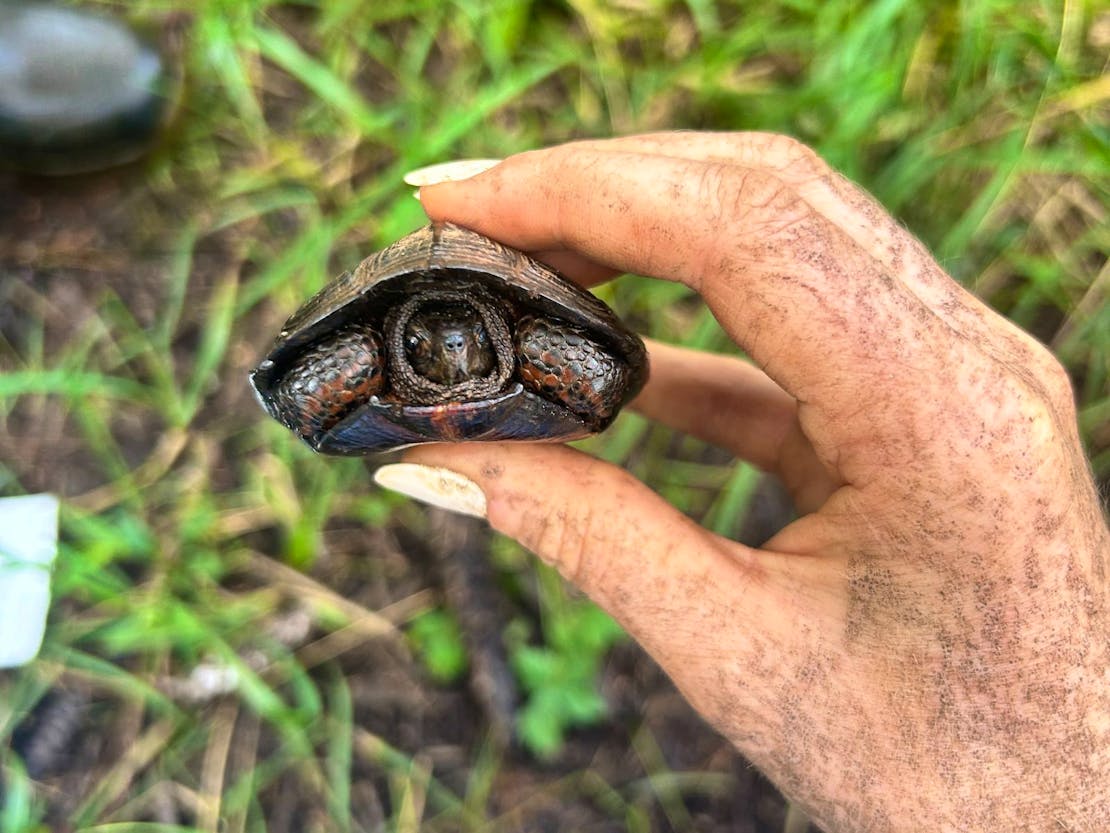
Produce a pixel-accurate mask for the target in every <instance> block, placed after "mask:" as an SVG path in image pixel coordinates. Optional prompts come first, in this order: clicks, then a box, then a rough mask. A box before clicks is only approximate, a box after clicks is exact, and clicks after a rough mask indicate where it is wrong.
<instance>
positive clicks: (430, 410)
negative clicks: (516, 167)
mask: <svg viewBox="0 0 1110 833" xmlns="http://www.w3.org/2000/svg"><path fill="white" fill-rule="evenodd" d="M647 372H648V370H647V353H646V351H645V350H644V345H643V342H641V341H640V339H639V338H638V337H637V336H636V335H635V334H634V333H632V332H631V331H630V330H628V329H627V328H626V327H625V326H624V325H623V324H622V323H621V322H620V320H619V319H618V318H617V317H616V316H615V315H614V314H613V312H612V310H610V309H609V308H608V307H607V306H605V304H603V303H602V302H601V301H599V300H598V299H597V298H595V297H594V296H593V295H591V294H590V293H588V292H586V291H584V290H582V289H581V288H579V287H578V286H576V285H575V284H573V283H572V282H570V281H569V280H567V279H566V278H564V277H562V276H561V275H559V274H558V273H556V272H554V271H553V270H551V269H549V268H548V267H546V266H544V265H543V264H541V263H539V262H537V261H535V260H533V259H532V258H530V257H528V256H527V255H525V254H523V253H521V252H518V251H515V250H513V249H509V248H507V247H505V246H502V245H501V244H499V243H495V242H494V241H492V240H490V239H488V238H486V237H483V236H482V235H480V234H477V233H475V232H472V231H468V230H467V229H463V228H460V227H458V226H454V225H450V224H447V223H442V224H433V225H431V226H428V227H426V228H423V229H420V230H419V231H416V232H414V233H413V234H410V235H409V236H407V237H405V238H402V239H401V240H399V241H397V242H396V243H394V244H393V245H392V246H390V247H388V248H386V249H384V250H382V251H381V252H378V253H377V254H375V255H373V256H371V257H369V258H367V259H366V260H364V261H363V262H362V263H361V264H359V266H358V267H357V268H356V269H355V270H354V271H353V272H347V273H344V274H343V275H341V276H340V277H339V278H337V279H336V280H335V281H333V282H332V283H330V284H328V285H327V286H326V287H324V288H323V289H322V290H321V291H320V292H319V293H317V294H316V295H315V296H314V297H313V298H311V299H310V300H309V301H308V302H307V303H305V305H304V306H302V307H301V308H300V309H299V310H298V311H297V312H296V313H294V314H293V316H292V317H291V318H290V319H289V320H288V321H287V322H286V324H285V327H284V328H283V329H282V331H281V333H280V334H279V335H278V338H277V340H276V341H275V342H274V345H273V346H272V347H271V349H270V351H269V353H268V354H267V356H266V358H265V359H264V360H263V361H262V363H261V364H259V366H258V367H257V368H256V369H255V370H254V371H253V372H252V373H251V383H252V384H253V386H254V389H255V391H256V392H257V394H258V398H259V400H260V401H261V402H262V405H263V406H264V407H265V408H266V410H267V411H268V412H269V413H270V414H271V416H273V417H274V418H275V419H277V420H279V421H280V422H281V423H282V424H284V425H285V426H287V427H288V428H290V429H291V430H292V431H294V432H296V433H297V434H298V435H299V436H300V437H301V438H302V439H304V440H305V442H307V443H308V444H309V445H310V446H311V447H312V448H314V449H315V450H317V451H319V452H322V453H325V454H348V455H351V454H366V453H368V452H374V451H385V450H388V449H391V448H397V447H400V446H405V445H412V444H415V443H422V442H461V441H476V440H533V441H535V440H569V439H574V438H577V437H583V436H586V435H588V434H592V433H595V432H597V431H601V430H603V429H604V428H606V427H607V426H608V425H609V424H610V423H611V422H612V421H613V419H614V418H615V417H616V415H617V412H618V411H619V410H620V409H621V407H622V406H623V405H625V404H626V403H627V402H628V401H629V400H630V399H631V398H632V397H633V396H635V395H636V393H638V392H639V390H640V388H642V387H643V384H644V382H645V381H646V380H647Z"/></svg>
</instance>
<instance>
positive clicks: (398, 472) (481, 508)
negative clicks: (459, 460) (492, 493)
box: [374, 463, 486, 518]
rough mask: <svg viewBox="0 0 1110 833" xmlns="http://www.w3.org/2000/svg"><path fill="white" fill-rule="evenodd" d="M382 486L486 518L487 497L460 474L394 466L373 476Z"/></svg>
mask: <svg viewBox="0 0 1110 833" xmlns="http://www.w3.org/2000/svg"><path fill="white" fill-rule="evenodd" d="M374 480H375V482H377V484H378V485H379V486H381V487H382V488H384V489H389V490H390V491H394V492H400V493H401V494H402V495H406V496H407V497H410V498H412V499H413V500H419V501H420V502H421V503H427V504H428V505H430V506H438V507H439V508H440V509H447V510H448V511H450V512H458V513H459V514H460V515H471V516H472V517H475V518H484V517H485V516H486V495H485V492H483V491H482V490H481V488H480V487H479V486H478V484H477V483H475V482H474V481H473V480H471V479H470V478H467V477H463V476H462V475H461V474H459V473H458V472H453V471H451V470H450V469H442V468H439V467H437V466H421V465H417V464H416V463H392V464H390V465H388V466H382V467H381V468H380V469H378V470H377V471H376V472H374Z"/></svg>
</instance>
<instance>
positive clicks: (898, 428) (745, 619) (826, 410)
mask: <svg viewBox="0 0 1110 833" xmlns="http://www.w3.org/2000/svg"><path fill="white" fill-rule="evenodd" d="M421 199H422V201H423V204H424V206H425V209H426V210H427V211H428V213H429V215H430V216H432V217H433V218H434V219H449V220H453V221H455V222H459V223H461V224H464V225H467V226H469V227H472V228H475V229H476V230H478V231H481V232H484V233H486V234H490V235H492V236H495V237H497V239H500V240H504V241H505V242H506V243H508V244H510V245H515V246H518V247H521V248H524V249H528V250H533V251H544V252H548V251H551V252H554V253H556V254H557V255H559V257H560V262H561V263H562V264H563V267H564V268H565V269H567V271H568V272H569V273H571V274H572V275H573V274H582V275H596V274H597V265H598V264H606V265H608V266H610V267H612V268H613V269H615V270H625V271H631V272H635V273H638V274H643V275H652V276H656V277H660V278H664V279H670V280H680V281H683V282H684V283H686V284H688V285H689V286H691V287H692V288H694V289H696V290H697V291H698V292H699V293H700V294H701V296H702V297H703V298H704V299H705V301H706V303H707V304H708V305H709V306H710V307H711V309H712V311H713V313H714V315H715V316H716V318H717V319H718V321H720V322H721V324H722V326H723V327H724V329H725V330H726V331H727V332H728V333H729V334H730V336H731V337H732V338H733V339H734V340H735V341H736V342H737V344H738V345H739V346H740V347H742V348H743V349H744V351H745V352H746V353H747V354H748V355H749V356H751V357H752V359H753V361H754V362H755V363H756V364H757V365H758V367H759V368H761V369H762V371H763V372H760V371H758V370H756V369H755V368H753V367H751V366H749V365H746V364H743V363H741V362H739V361H734V360H731V359H727V358H724V357H719V356H705V355H701V354H698V353H696V352H693V351H686V350H679V349H676V348H670V347H667V346H665V345H653V346H652V351H651V352H652V379H651V381H650V382H649V384H648V386H647V387H646V388H645V390H644V392H643V393H642V395H641V396H640V397H639V398H638V399H637V400H636V402H635V403H634V406H635V407H637V408H638V409H639V410H640V411H641V412H642V413H643V414H645V415H646V416H648V417H650V418H653V419H657V420H660V421H663V422H665V423H668V424H670V425H672V426H674V427H675V428H677V429H679V430H682V431H687V432H690V433H693V434H696V435H698V436H701V437H703V438H704V439H706V440H708V441H710V442H714V443H717V444H719V445H721V446H723V447H725V448H727V449H730V450H732V451H733V452H734V453H735V454H736V455H737V456H738V457H742V458H745V459H748V460H752V461H755V462H757V463H758V464H759V465H761V466H763V467H764V468H767V469H770V470H772V471H775V472H776V473H778V474H779V475H780V476H781V477H782V479H783V480H784V482H785V483H786V484H787V485H788V487H789V488H790V489H791V491H792V493H793V494H794V497H795V501H796V503H797V505H798V508H799V511H800V517H799V519H798V520H797V521H795V522H794V523H793V524H791V525H790V526H788V527H787V528H786V529H784V530H782V531H781V532H780V533H779V534H778V535H777V536H775V537H774V538H773V539H772V540H771V541H769V542H768V543H767V544H766V545H765V546H764V548H762V549H760V550H753V549H749V548H746V547H742V546H740V545H738V544H735V543H733V542H730V541H726V540H723V539H721V538H719V537H717V536H714V535H712V534H710V533H708V532H707V531H705V530H703V529H701V528H699V527H698V526H697V525H695V524H694V523H692V522H691V521H690V520H689V519H687V518H685V517H684V516H683V515H682V514H681V513H679V512H677V511H675V510H674V509H673V508H672V507H670V506H668V505H667V504H666V503H664V502H663V501H662V500H660V499H659V498H658V496H656V495H655V494H653V493H652V492H651V491H650V490H648V489H646V488H645V487H643V486H642V485H641V484H639V483H638V482H636V481H635V479H634V478H632V477H631V476H630V475H629V474H628V473H626V472H623V471H620V470H619V469H615V468H613V467H610V466H608V465H606V464H604V463H601V462H599V461H596V460H592V459H590V458H588V457H587V456H585V455H583V454H580V453H578V452H575V451H573V450H571V449H567V448H553V447H544V446H523V447H507V446H502V445H494V446H488V447H480V448H479V447H473V446H463V447H455V448H443V447H429V448H424V449H419V450H414V451H413V452H412V453H411V454H410V455H409V459H411V460H413V461H417V462H423V463H428V464H435V465H445V466H447V467H449V468H451V469H453V470H455V471H458V472H460V473H462V474H464V475H466V476H467V477H470V478H472V479H473V480H474V481H475V482H476V483H478V484H479V486H480V487H481V488H482V489H483V491H484V492H485V494H486V497H487V501H488V506H489V519H490V523H491V524H492V525H493V526H494V527H495V528H497V529H499V530H501V531H503V532H505V533H506V534H508V535H510V536H512V537H514V538H516V539H518V540H520V541H521V542H523V543H524V544H525V545H526V546H528V547H529V548H530V549H532V550H533V551H534V552H536V553H537V554H538V555H540V557H542V558H544V559H545V560H547V561H549V562H551V563H553V564H555V565H556V566H557V567H558V568H559V569H560V571H561V572H562V573H563V575H565V576H566V577H567V578H568V579H569V580H571V581H573V582H575V583H576V584H577V585H579V586H580V587H581V588H582V589H583V590H585V591H586V592H587V593H588V594H589V595H590V596H591V597H593V598H594V599H595V600H596V601H598V602H599V603H600V604H601V605H602V606H604V607H605V608H606V609H608V610H609V611H610V612H611V613H613V614H614V615H615V616H616V617H617V618H618V619H619V620H620V621H621V623H622V624H623V625H624V626H625V627H626V628H627V629H628V631H629V632H630V633H631V634H632V635H633V636H634V637H635V638H636V639H637V640H639V641H640V642H641V644H643V645H644V646H645V647H646V648H647V650H648V651H649V652H651V653H652V655H653V656H654V657H655V658H656V659H657V660H658V661H659V662H660V664H661V665H662V666H663V667H664V668H665V669H667V671H668V672H669V673H670V674H671V676H672V677H673V678H674V680H675V682H676V684H677V685H678V687H679V688H680V689H681V690H682V692H683V693H684V695H685V696H686V697H687V698H688V699H689V700H690V702H691V703H692V704H693V705H694V706H695V707H696V708H697V709H698V710H699V711H701V713H702V714H703V715H704V716H705V717H706V718H707V719H708V720H709V721H710V722H711V723H712V724H713V725H714V726H716V727H717V728H718V729H719V730H720V731H721V732H722V733H723V734H725V735H726V736H727V737H729V738H730V739H732V740H733V742H734V743H735V744H736V745H737V747H738V748H739V749H740V750H741V751H742V752H744V753H745V755H747V756H748V757H749V758H750V759H751V760H752V761H753V762H754V763H755V764H756V765H757V766H759V767H760V768H761V769H762V770H763V771H764V772H766V773H767V774H768V775H769V776H770V777H771V778H772V779H773V780H774V781H775V782H776V783H777V784H778V785H779V786H780V787H781V788H782V789H783V791H784V792H785V793H786V794H787V795H788V796H790V797H791V798H793V799H795V800H796V801H797V802H798V803H799V804H800V805H801V806H803V807H804V808H805V809H806V810H807V811H808V812H809V813H810V814H811V815H812V817H813V819H814V820H815V822H816V823H817V824H819V825H820V826H821V828H822V829H825V830H829V831H837V833H854V832H855V831H920V830H929V831H965V830H974V831H988V830H990V831H995V830H1006V831H1049V830H1051V831H1057V830H1059V831H1090V832H1091V833H1095V831H1105V830H1108V829H1110V789H1107V785H1108V784H1110V585H1108V574H1107V564H1108V562H1110V532H1108V530H1107V526H1106V523H1105V519H1104V517H1103V515H1102V509H1101V506H1100V503H1099V499H1098V495H1097V494H1096V491H1095V488H1094V485H1093V482H1092V480H1091V476H1090V473H1089V469H1088V467H1087V464H1086V461H1085V459H1084V457H1083V451H1082V448H1081V445H1080V442H1079V438H1078V432H1077V428H1076V419H1075V407H1074V404H1073V397H1072V392H1071V388H1070V385H1069V382H1068V379H1067V377H1066V375H1065V373H1064V371H1063V370H1062V368H1061V367H1060V365H1059V364H1058V363H1057V362H1056V361H1055V359H1054V358H1053V357H1052V356H1051V355H1050V354H1049V353H1048V352H1047V351H1046V350H1045V349H1044V348H1043V347H1041V346H1040V345H1039V344H1037V343H1036V342H1035V341H1034V340H1033V339H1032V338H1031V337H1029V336H1028V335H1026V334H1025V333H1022V332H1021V331H1020V330H1018V329H1016V328H1015V327H1014V326H1013V325H1011V324H1009V323H1008V322H1006V321H1005V320H1004V319H1002V318H1001V317H999V316H997V315H995V314H994V313H993V312H991V311H990V310H989V309H988V308H987V307H985V306H984V305H983V304H981V303H980V302H978V301H977V300H976V299H975V298H974V297H972V296H971V295H970V294H969V293H968V292H966V291H965V290H964V289H962V288H961V287H959V286H958V285H957V284H955V283H954V282H953V281H952V280H951V279H950V278H949V277H948V276H947V275H945V274H944V272H943V270H942V269H941V268H940V267H939V266H938V265H937V264H936V262H935V261H934V260H933V259H932V258H931V256H930V255H929V253H928V252H927V251H926V250H925V248H924V247H923V246H922V245H921V244H920V243H919V242H918V241H916V240H914V239H913V238H912V237H911V236H910V235H909V234H908V233H907V232H906V231H905V230H904V229H902V228H901V227H900V226H899V225H898V223H897V222H895V221H894V220H893V219H892V218H890V217H889V216H888V215H887V214H886V213H885V212H884V211H883V210H882V208H881V207H880V206H878V205H877V204H876V203H875V202H874V201H873V200H872V199H871V198H870V197H868V196H867V195H866V194H864V193H863V192H862V191H860V190H859V189H857V188H856V187H855V186H853V185H852V184H851V183H849V182H847V181H846V180H845V179H843V177H841V176H839V175H838V174H836V173H835V172H833V171H831V170H830V169H829V168H828V167H827V166H826V165H825V164H824V163H823V162H822V161H821V160H820V159H818V158H817V157H816V156H815V155H814V154H813V153H812V151H810V150H809V149H807V148H805V147H803V146H801V145H799V144H798V143H796V142H793V141H792V140H789V139H786V138H785V137H780V136H768V135H762V134H697V133H677V134H659V135H649V136H633V137H626V138H622V139H616V140H610V141H599V142H578V143H574V144H570V145H566V146H562V147H558V148H552V149H549V150H545V151H536V152H532V153H528V154H522V155H520V156H517V157H512V158H510V159H508V160H506V161H505V162H503V163H502V164H500V165H498V166H497V167H496V168H494V169H492V170H490V171H488V172H486V173H484V174H482V175H480V176H477V177H474V178H473V179H471V180H468V181H466V182H458V183H448V184H444V185H439V186H429V187H425V188H422V190H421ZM575 261H577V263H578V269H575V267H574V266H573V264H574V263H575ZM546 375H547V374H546V373H544V374H543V376H546ZM558 381H559V380H558V379H557V378H555V379H553V380H552V383H553V384H558ZM536 471H543V472H545V480H544V488H543V489H542V490H537V489H535V488H534V482H535V481H534V472H536Z"/></svg>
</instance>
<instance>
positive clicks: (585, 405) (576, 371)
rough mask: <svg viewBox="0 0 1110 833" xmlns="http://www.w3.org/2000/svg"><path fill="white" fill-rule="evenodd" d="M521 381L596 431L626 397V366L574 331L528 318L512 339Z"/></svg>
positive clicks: (549, 321) (551, 321) (553, 322)
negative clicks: (562, 406) (563, 407)
mask: <svg viewBox="0 0 1110 833" xmlns="http://www.w3.org/2000/svg"><path fill="white" fill-rule="evenodd" d="M513 341H514V346H515V348H516V355H517V361H518V362H519V363H520V378H521V382H522V383H523V384H524V387H525V388H526V389H527V390H529V391H531V392H532V393H535V394H537V395H538V396H542V397H544V398H546V399H551V400H554V401H557V402H560V403H562V404H563V405H564V406H565V407H566V408H568V409H569V410H571V411H572V412H573V413H575V414H576V415H578V416H579V417H581V418H582V419H583V420H585V421H586V422H587V423H588V424H590V425H591V426H592V427H593V430H600V429H601V428H604V427H605V426H606V425H608V424H609V422H611V421H612V418H613V415H614V414H615V413H616V411H617V410H618V409H619V408H620V407H621V406H622V405H623V404H624V402H625V399H626V398H627V396H628V393H629V387H630V379H631V372H630V370H629V368H628V366H627V365H626V364H625V362H623V361H621V360H620V359H619V358H618V357H616V356H614V355H613V353H612V352H610V351H609V350H608V349H606V348H605V347H604V346H602V345H601V344H599V343H598V342H597V341H595V340H593V339H592V338H590V336H589V335H587V334H586V332H585V331H584V330H582V329H580V328H578V327H575V326H572V325H570V324H567V323H565V322H563V321H558V320H555V319H551V318H540V317H536V316H526V317H525V318H522V319H521V321H520V323H519V324H518V325H517V328H516V332H515V333H514V335H513Z"/></svg>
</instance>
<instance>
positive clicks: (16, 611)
mask: <svg viewBox="0 0 1110 833" xmlns="http://www.w3.org/2000/svg"><path fill="white" fill-rule="evenodd" d="M57 551H58V499H57V498H56V497H54V496H53V495H24V496H22V497H8V498H0V668H14V667H16V666H18V665H24V664H26V663H28V662H30V661H31V660H33V659H34V658H35V657H36V656H37V655H38V652H39V647H40V646H41V645H42V636H43V632H44V631H45V630H46V614H47V611H48V610H49V609H50V567H51V565H52V564H53V563H54V556H55V554H56V553H57Z"/></svg>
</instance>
